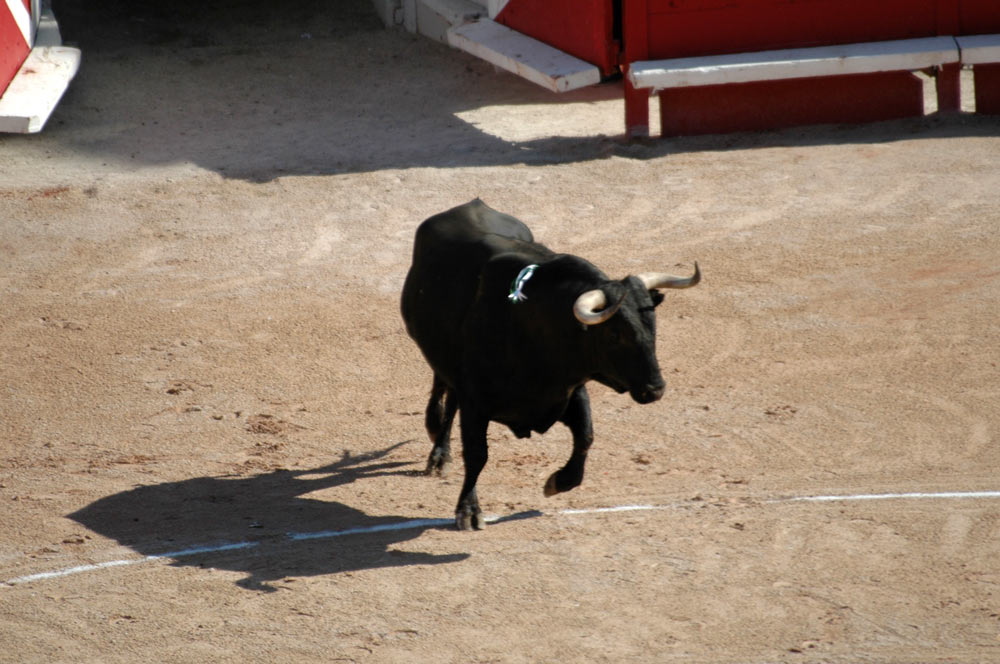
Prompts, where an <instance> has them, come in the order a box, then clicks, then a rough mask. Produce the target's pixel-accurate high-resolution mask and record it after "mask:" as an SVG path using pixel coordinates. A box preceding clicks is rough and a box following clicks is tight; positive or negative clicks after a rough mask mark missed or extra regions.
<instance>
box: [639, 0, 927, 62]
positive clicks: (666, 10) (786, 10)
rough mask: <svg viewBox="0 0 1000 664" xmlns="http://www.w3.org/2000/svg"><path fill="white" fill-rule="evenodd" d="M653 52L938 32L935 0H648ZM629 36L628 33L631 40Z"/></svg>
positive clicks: (679, 53)
mask: <svg viewBox="0 0 1000 664" xmlns="http://www.w3.org/2000/svg"><path fill="white" fill-rule="evenodd" d="M648 2H649V12H648V20H647V23H646V30H647V36H646V38H647V39H648V40H649V52H650V53H649V57H650V58H654V59H655V58H674V57H688V56H696V55H708V54H722V53H742V52H746V51H764V50H771V49H782V48H799V47H810V46H823V45H829V44H849V43H857V42H867V41H884V40H890V39H909V38H914V37H928V36H933V35H934V34H936V32H935V22H936V0H648ZM631 36H632V35H631V34H630V33H626V42H627V40H628V38H630V37H631Z"/></svg>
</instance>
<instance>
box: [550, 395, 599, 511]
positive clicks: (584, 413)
mask: <svg viewBox="0 0 1000 664" xmlns="http://www.w3.org/2000/svg"><path fill="white" fill-rule="evenodd" d="M561 421H562V423H563V424H565V425H566V426H568V427H569V430H570V431H571V432H572V433H573V454H571V455H570V457H569V461H567V462H566V465H565V466H563V467H562V468H560V469H559V470H557V471H556V472H554V473H552V475H550V476H549V480H548V481H547V482H546V483H545V495H546V496H554V495H555V494H557V493H561V492H563V491H569V490H570V489H572V488H575V487H578V486H580V483H581V482H582V481H583V467H584V465H585V464H586V462H587V451H588V450H590V444H591V443H592V442H594V426H593V424H592V423H591V419H590V396H589V395H588V394H587V388H586V387H584V386H583V385H581V386H580V387H578V388H576V391H575V392H573V396H571V397H570V399H569V405H568V406H567V407H566V412H565V413H563V416H562V419H561Z"/></svg>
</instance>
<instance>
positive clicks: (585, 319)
mask: <svg viewBox="0 0 1000 664" xmlns="http://www.w3.org/2000/svg"><path fill="white" fill-rule="evenodd" d="M623 301H624V298H622V299H621V300H618V302H616V303H615V304H613V305H611V306H610V307H608V306H607V304H608V298H607V297H606V296H605V295H604V291H602V290H601V289H599V288H597V289H594V290H589V291H587V292H586V293H583V294H581V295H580V297H578V298H576V302H575V303H574V304H573V315H574V316H576V319H577V320H578V321H580V322H581V323H583V324H584V325H600V324H601V323H603V322H604V321H606V320H608V319H609V318H611V317H612V316H614V315H615V313H616V312H617V311H618V308H619V307H620V306H622V302H623Z"/></svg>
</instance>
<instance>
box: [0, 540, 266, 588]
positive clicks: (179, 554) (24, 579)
mask: <svg viewBox="0 0 1000 664" xmlns="http://www.w3.org/2000/svg"><path fill="white" fill-rule="evenodd" d="M258 544H259V543H258V542H236V543H230V544H219V545H217V546H197V547H193V548H191V549H182V550H180V551H170V552H167V553H158V554H155V555H152V556H146V557H145V558H129V559H124V560H109V561H107V562H104V563H95V564H93V565H78V566H76V567H67V568H65V569H58V570H54V571H51V572H39V573H38V574H28V575H27V576H19V577H17V578H15V579H9V580H7V581H4V582H3V583H2V584H0V586H3V585H7V586H16V585H19V584H22V583H30V582H31V581H41V580H43V579H55V578H58V577H60V576H72V575H74V574H80V573H82V572H93V571H96V570H101V569H108V568H109V567H124V566H126V565H138V564H139V563H149V562H153V561H156V560H166V559H172V558H183V557H185V556H195V555H198V554H202V553H218V552H220V551H233V550H237V549H250V548H253V547H255V546H258Z"/></svg>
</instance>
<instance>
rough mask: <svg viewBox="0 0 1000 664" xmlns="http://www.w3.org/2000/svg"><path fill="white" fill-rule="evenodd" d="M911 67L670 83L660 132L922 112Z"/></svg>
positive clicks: (882, 117) (874, 118)
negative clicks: (743, 80)
mask: <svg viewBox="0 0 1000 664" xmlns="http://www.w3.org/2000/svg"><path fill="white" fill-rule="evenodd" d="M923 108H924V102H923V84H922V83H921V82H920V80H919V79H918V78H917V77H915V76H913V75H912V74H910V73H909V72H888V73H878V74H858V75H852V76H825V77H820V78H807V79H794V80H785V81H762V82H759V83H739V84H730V85H712V86H702V87H693V88H674V89H670V90H664V91H663V92H661V93H660V122H661V124H662V127H663V135H664V136H677V135H694V134H715V133H726V132H733V131H756V130H760V129H774V128H778V127H792V126H796V125H805V124H829V123H842V122H849V123H861V122H876V121H880V120H891V119H896V118H901V117H908V116H912V115H920V114H921V113H923Z"/></svg>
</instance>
